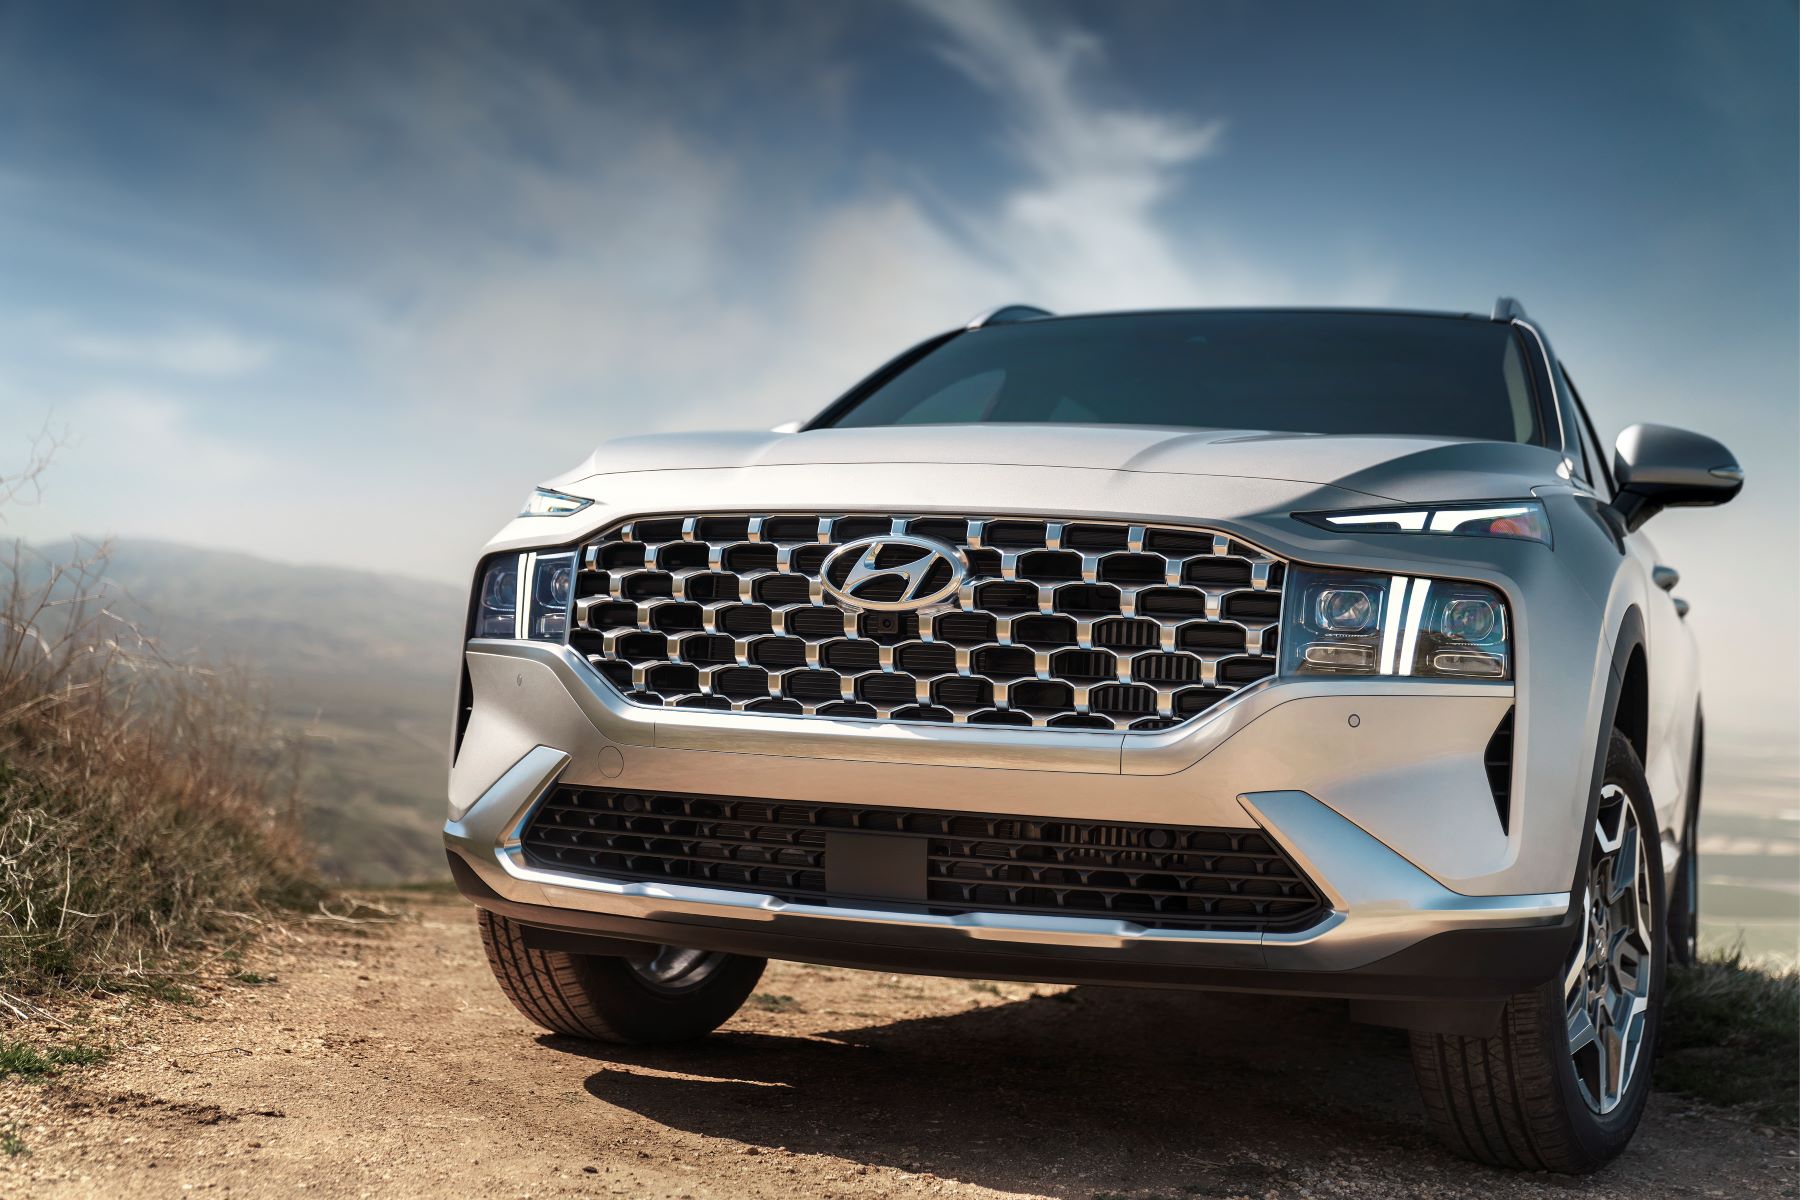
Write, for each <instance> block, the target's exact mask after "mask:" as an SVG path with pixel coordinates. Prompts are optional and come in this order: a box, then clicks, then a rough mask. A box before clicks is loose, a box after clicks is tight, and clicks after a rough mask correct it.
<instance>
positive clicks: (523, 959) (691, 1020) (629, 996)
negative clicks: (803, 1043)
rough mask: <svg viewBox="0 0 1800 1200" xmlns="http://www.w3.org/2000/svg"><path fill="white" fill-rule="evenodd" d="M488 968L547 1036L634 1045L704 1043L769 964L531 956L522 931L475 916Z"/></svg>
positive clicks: (680, 955)
mask: <svg viewBox="0 0 1800 1200" xmlns="http://www.w3.org/2000/svg"><path fill="white" fill-rule="evenodd" d="M476 919H477V921H478V922H479V923H480V925H481V942H482V945H483V947H485V948H486V950H487V958H488V965H489V966H490V967H492V968H493V971H494V978H495V980H497V981H498V982H499V984H500V990H501V991H503V992H505V993H506V998H507V999H509V1000H511V1001H512V1002H513V1006H514V1007H515V1008H517V1009H518V1010H519V1011H520V1012H522V1013H524V1014H525V1016H526V1017H528V1018H530V1019H531V1020H532V1021H535V1022H536V1023H537V1024H539V1025H541V1026H543V1027H544V1028H545V1029H548V1030H549V1031H550V1032H552V1033H561V1034H566V1035H567V1036H569V1037H578V1038H587V1039H589V1040H590V1041H596V1042H617V1043H624V1044H628V1045H641V1044H646V1043H652V1042H683V1041H688V1040H691V1039H693V1038H698V1037H704V1036H705V1035H707V1034H709V1033H711V1032H712V1031H713V1030H715V1029H717V1028H718V1027H719V1026H721V1025H723V1024H724V1023H725V1022H726V1021H728V1020H730V1019H731V1016H732V1014H733V1013H735V1012H737V1010H738V1009H739V1008H740V1007H742V1006H743V1003H744V1000H745V998H746V997H748V996H749V995H750V993H751V991H752V990H753V989H754V988H755V987H756V982H757V980H759V979H761V978H762V973H763V967H764V966H766V965H767V963H768V960H767V959H762V958H748V957H745V956H743V955H738V954H719V953H709V952H707V951H703V950H687V949H682V948H681V947H679V946H651V945H646V946H645V947H644V952H643V953H642V954H640V955H638V956H636V957H632V958H612V957H608V956H605V955H599V954H570V953H567V952H566V951H562V950H537V949H533V948H532V947H530V946H528V945H526V944H525V933H524V926H522V925H520V924H519V923H518V922H517V921H513V920H509V919H508V918H506V917H502V916H499V915H497V914H495V913H491V912H488V911H487V910H486V909H482V910H479V911H478V912H477V914H476Z"/></svg>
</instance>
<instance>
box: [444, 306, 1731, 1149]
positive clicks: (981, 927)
mask: <svg viewBox="0 0 1800 1200" xmlns="http://www.w3.org/2000/svg"><path fill="white" fill-rule="evenodd" d="M1741 486H1742V472H1741V471H1740V470H1739V468H1738V466H1737V465H1736V463H1735V462H1734V460H1733V458H1732V455H1731V454H1730V453H1729V452H1728V451H1727V450H1726V449H1725V448H1724V447H1723V446H1721V445H1719V444H1718V443H1717V442H1714V441H1712V440H1711V439H1709V438H1705V437H1701V436H1699V435H1696V434H1691V433H1684V432H1681V431H1679V430H1675V429H1669V428H1666V427H1661V426H1652V425H1637V426H1633V427H1632V428H1630V429H1628V430H1626V431H1625V433H1624V435H1623V436H1621V437H1620V439H1619V441H1618V445H1617V450H1616V452H1615V454H1614V456H1613V460H1612V462H1611V463H1610V464H1608V463H1607V462H1606V461H1605V459H1604V457H1603V456H1602V454H1601V452H1600V447H1599V444H1598V442H1597V439H1596V438H1595V436H1594V430H1593V425H1592V422H1590V421H1589V419H1588V416H1587V414H1586V412H1585V411H1584V410H1583V408H1582V404H1581V400H1580V398H1579V396H1578V395H1577V394H1576V392H1575V388H1574V386H1573V384H1572V383H1571V382H1570V379H1569V376H1568V373H1567V372H1566V371H1565V370H1564V369H1563V367H1562V365H1561V363H1559V362H1558V360H1557V358H1556V356H1555V355H1554V354H1553V353H1552V351H1551V349H1550V344H1549V341H1548V339H1547V338H1546V337H1545V335H1544V333H1543V331H1542V330H1541V329H1540V328H1539V327H1538V326H1537V325H1535V324H1534V323H1533V322H1531V321H1530V320H1529V319H1527V318H1526V316H1525V314H1524V312H1523V310H1522V309H1521V308H1520V307H1519V305H1518V304H1517V303H1516V302H1514V301H1511V300H1502V301H1501V302H1500V303H1499V304H1498V306H1496V308H1495V309H1494V311H1493V313H1492V315H1491V316H1481V315H1469V314H1435V313H1413V312H1376V311H1342V310H1337V311H1330V310H1310V311H1308V310H1280V311H1276V310H1203V311H1175V312H1148V313H1126V314H1107V315H1097V316H1073V317H1053V316H1051V315H1050V314H1048V313H1045V312H1042V311H1040V310H1037V309H1032V308H1026V307H1011V308H1006V309H1002V310H1000V311H998V312H996V313H993V314H990V315H988V316H986V317H984V318H982V319H978V320H976V321H974V322H972V323H971V324H969V325H968V326H966V327H964V328H960V329H956V330H954V331H952V332H950V333H946V334H943V335H942V336H939V337H935V338H932V339H931V340H929V341H927V342H925V343H923V344H922V345H919V346H916V347H914V348H913V349H911V350H909V351H907V352H906V353H905V354H902V355H901V356H900V357H898V358H896V359H894V360H893V361H892V362H890V363H888V364H887V365H886V366H884V367H882V368H881V369H880V370H879V371H877V372H875V373H874V374H873V375H871V376H870V377H869V378H868V379H866V380H865V381H863V382H862V383H861V384H859V385H858V386H857V387H855V388H854V389H853V390H852V391H850V392H849V393H848V394H847V395H846V396H844V397H843V398H842V399H841V400H839V401H838V402H837V403H835V404H833V405H832V406H831V407H829V408H828V409H826V410H825V411H824V412H823V413H822V414H820V415H819V416H817V417H815V418H814V419H812V420H811V421H809V422H806V423H804V424H803V425H796V426H792V427H787V428H783V429H778V430H776V431H774V432H773V433H725V434H712V435H670V436H659V437H641V438H625V439H621V440H617V441H613V442H609V443H607V444H605V445H603V446H602V447H601V448H600V449H599V450H597V451H595V452H594V453H593V454H592V455H591V456H590V457H589V458H588V459H587V460H586V461H584V462H583V463H581V465H579V466H578V467H576V468H575V469H574V470H572V471H570V472H568V473H567V474H566V475H563V476H560V477H558V478H556V479H554V480H551V481H549V482H548V483H547V484H546V485H545V486H544V487H541V488H539V489H538V490H537V491H536V492H535V493H533V495H532V496H531V498H530V500H529V502H528V503H527V505H526V507H525V509H524V511H523V512H521V513H520V514H519V516H518V517H517V518H516V519H515V520H513V521H512V522H511V523H510V524H508V525H507V526H506V527H505V528H504V529H502V530H501V531H500V533H499V535H498V536H497V537H495V538H494V539H493V541H492V542H490V543H489V544H488V547H487V549H486V551H485V552H484V554H483V557H482V560H481V562H480V564H479V566H478V568H477V570H476V574H475V586H474V589H473V594H472V599H471V603H470V608H469V624H468V643H467V647H466V654H465V667H464V670H463V677H462V694H461V701H460V705H459V715H458V720H457V724H456V731H455V746H454V751H453V760H452V767H451V772H450V817H449V823H448V824H447V825H446V826H445V839H446V841H447V843H448V846H449V852H450V865H451V868H452V870H453V872H454V873H455V876H456V879H457V882H458V884H459V885H460V887H461V890H462V891H463V893H464V894H465V895H466V896H467V897H468V898H469V899H470V900H472V901H473V902H474V903H475V904H476V905H477V906H478V908H479V910H480V911H479V917H480V925H481V931H482V935H483V937H484V939H485V941H486V945H487V951H488V956H489V959H490V961H491V963H492V965H493V969H494V972H495V974H496V976H497V977H498V978H499V981H500V984H501V986H502V987H503V988H504V989H505V991H506V992H507V994H508V995H509V996H510V997H511V998H512V999H513V1001H514V1002H515V1003H516V1004H517V1005H518V1007H519V1008H520V1010H521V1011H523V1012H524V1014H525V1015H526V1016H528V1017H529V1018H531V1019H532V1020H533V1021H535V1022H537V1023H538V1024H540V1025H542V1026H544V1027H545V1028H547V1029H550V1030H554V1031H556V1032H558V1033H562V1034H567V1035H571V1036H575V1037H583V1038H593V1039H598V1040H601V1041H612V1042H664V1041H673V1040H677V1039H684V1038H693V1037H698V1036H701V1035H704V1034H706V1033H708V1032H710V1031H711V1030H713V1029H714V1028H716V1027H717V1026H718V1025H720V1024H721V1023H722V1022H724V1021H725V1020H726V1019H727V1018H729V1017H730V1016H731V1015H732V1013H733V1012H735V1011H736V1010H737V1008H738V1006H739V1005H740V1004H741V1003H742V1002H743V1001H744V999H745V997H746V996H747V995H749V993H750V991H751V989H752V988H753V987H754V986H755V984H756V981H757V978H758V976H759V975H760V973H761V972H762V969H763V965H764V962H765V961H766V960H767V959H769V958H782V959H798V960H801V961H805V962H814V963H830V964H838V965H842V966H849V967H864V968H876V969H880V970H883V971H911V972H920V973H925V974H936V975H960V976H974V977H989V978H1001V979H1015V980H1038V981H1053V982H1067V983H1083V984H1134V985H1147V986H1159V987H1196V988H1226V989H1232V990H1237V991H1252V992H1273V993H1290V994H1301V995H1309V996H1331V997H1343V998H1346V999H1347V1000H1348V1001H1349V1003H1350V1007H1351V1011H1352V1014H1353V1015H1354V1016H1355V1017H1357V1018H1358V1019H1361V1020H1366V1021H1371V1022H1378V1023H1382V1024H1387V1025H1394V1026H1400V1027H1403V1028H1406V1029H1409V1030H1411V1031H1412V1046H1413V1058H1414V1062H1415V1065H1416V1067H1417V1073H1418V1078H1419V1084H1420V1087H1421V1089H1422V1092H1423V1095H1424V1102H1425V1108H1426V1111H1427V1113H1428V1114H1429V1116H1430V1119H1431V1121H1432V1122H1433V1124H1434V1125H1435V1126H1436V1127H1437V1129H1438V1132H1439V1133H1440V1134H1441V1135H1442V1136H1443V1137H1444V1139H1445V1140H1446V1141H1448V1143H1449V1144H1450V1145H1451V1146H1452V1147H1453V1148H1454V1149H1455V1150H1457V1151H1458V1152H1460V1153H1462V1154H1465V1155H1468V1156H1470V1157H1472V1158H1476V1159H1480V1160H1484V1161H1487V1162H1492V1163H1497V1164H1503V1165H1509V1166H1517V1167H1527V1168H1535V1169H1542V1168H1549V1169H1552V1170H1561V1171H1582V1170H1587V1169H1591V1168H1593V1167H1595V1166H1597V1165H1599V1164H1600V1163H1602V1162H1604V1161H1605V1160H1606V1159H1608V1158H1609V1157H1611V1156H1612V1155H1614V1154H1616V1153H1617V1152H1618V1151H1619V1150H1620V1149H1621V1148H1622V1147H1623V1146H1624V1145H1625V1144H1626V1142H1627V1141H1628V1139H1629V1138H1630V1136H1631V1134H1632V1131H1633V1129H1634V1127H1635V1126H1636V1124H1637V1122H1638V1118H1639V1115H1640V1114H1641V1113H1642V1111H1643V1106H1644V1101H1645V1096H1646V1093H1647V1091H1648V1089H1649V1079H1650V1073H1651V1072H1650V1066H1651V1060H1652V1057H1653V1055H1654V1052H1655V1045H1656V1029H1657V1020H1658V1015H1659V1012H1660V1006H1661V1002H1662V979H1663V971H1664V965H1665V961H1666V959H1667V958H1668V957H1670V956H1673V957H1674V958H1676V959H1677V960H1681V959H1687V958H1691V957H1692V956H1693V954H1694V937H1695V924H1696V899H1697V897H1696V887H1695V850H1694V830H1695V823H1696V813H1697V811H1698V808H1699V800H1700V767H1701V717H1700V704H1699V695H1698V676H1697V671H1696V663H1695V654H1694V647H1693V643H1692V641H1691V639H1690V638H1689V636H1688V634H1687V631H1686V629H1685V627H1684V626H1683V624H1682V620H1681V618H1682V616H1683V614H1684V613H1685V612H1686V606H1685V605H1684V603H1683V602H1682V601H1681V600H1679V599H1676V598H1674V597H1673V596H1672V595H1671V594H1670V589H1671V588H1673V587H1674V586H1675V583H1676V579H1677V575H1676V572H1675V571H1674V570H1673V569H1672V568H1671V567H1668V566H1665V565H1663V564H1661V563H1660V562H1659V561H1658V559H1657V555H1656V552H1655V550H1654V548H1653V547H1652V546H1651V544H1650V542H1649V541H1648V540H1647V539H1646V538H1645V536H1644V534H1643V533H1641V532H1640V531H1639V530H1640V527H1641V526H1642V525H1643V524H1644V522H1645V521H1646V520H1647V519H1649V518H1650V517H1651V516H1653V515H1655V513H1656V512H1658V511H1659V510H1660V509H1662V508H1664V507H1668V506H1672V505H1707V504H1720V503H1723V502H1724V501H1726V500H1729V499H1730V498H1731V497H1732V496H1734V495H1735V494H1736V493H1737V491H1738V489H1739V488H1740V487H1741Z"/></svg>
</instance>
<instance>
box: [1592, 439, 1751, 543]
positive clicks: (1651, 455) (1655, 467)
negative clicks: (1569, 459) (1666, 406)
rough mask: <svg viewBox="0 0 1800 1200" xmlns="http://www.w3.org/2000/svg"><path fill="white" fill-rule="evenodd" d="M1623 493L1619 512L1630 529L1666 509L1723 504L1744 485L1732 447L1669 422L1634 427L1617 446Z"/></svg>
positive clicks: (1617, 505)
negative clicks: (1677, 427)
mask: <svg viewBox="0 0 1800 1200" xmlns="http://www.w3.org/2000/svg"><path fill="white" fill-rule="evenodd" d="M1613 478H1614V479H1615V480H1617V481H1618V485H1619V494H1618V496H1617V497H1616V498H1615V499H1614V500H1613V505H1612V506H1613V510H1614V511H1615V512H1617V513H1618V514H1619V516H1620V518H1622V519H1623V520H1624V522H1625V529H1626V531H1627V532H1630V531H1632V530H1635V529H1637V528H1638V527H1639V526H1641V525H1642V524H1643V523H1644V522H1645V521H1648V520H1649V519H1650V518H1651V517H1654V516H1655V515H1656V514H1657V513H1659V512H1661V511H1662V510H1663V509H1665V508H1690V507H1698V506H1704V505H1710V504H1723V503H1725V502H1726V501H1727V500H1730V499H1731V498H1732V497H1733V496H1736V495H1737V494H1738V492H1739V491H1741V490H1743V486H1744V469H1743V468H1742V467H1740V466H1738V464H1737V459H1736V458H1735V457H1734V456H1733V455H1732V453H1731V451H1729V450H1727V449H1726V448H1725V447H1724V446H1722V445H1720V444H1719V443H1718V442H1715V441H1714V440H1713V439H1711V438H1709V437H1707V436H1706V435H1705V434H1700V433H1690V432H1688V431H1687V430H1685V429H1675V428H1673V427H1671V426H1668V425H1633V426H1632V427H1631V428H1630V429H1627V430H1626V431H1625V432H1624V433H1621V434H1620V435H1619V440H1618V442H1617V443H1616V445H1615V448H1614V450H1613Z"/></svg>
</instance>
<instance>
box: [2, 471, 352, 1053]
mask: <svg viewBox="0 0 1800 1200" xmlns="http://www.w3.org/2000/svg"><path fill="white" fill-rule="evenodd" d="M42 466H43V460H42V459H38V460H34V463H33V466H32V469H31V470H28V471H27V472H25V473H23V474H22V475H20V476H16V477H14V478H13V479H11V480H10V481H0V515H3V513H4V510H5V508H6V506H7V504H8V502H12V501H17V500H18V499H19V498H20V495H21V492H22V491H23V490H24V489H26V488H30V487H33V486H35V475H36V473H37V472H38V471H41V469H42ZM105 564H106V552H105V548H104V547H96V548H94V549H93V550H92V551H91V552H90V553H88V554H87V555H85V556H83V557H81V558H80V559H79V560H78V561H74V562H64V563H45V562H42V561H37V560H34V559H32V558H31V552H30V551H29V550H27V549H25V548H24V547H22V546H19V545H14V546H13V547H12V550H11V554H10V556H9V557H8V558H7V559H6V560H5V561H0V1018H4V1017H5V1015H6V1014H8V1013H10V1014H11V1015H12V1016H13V1017H18V1018H25V1017H28V1016H33V1015H36V1014H37V1013H38V1011H39V1010H38V1009H37V1007H36V1005H35V1004H34V1003H33V998H34V997H40V996H43V995H45V994H47V993H54V992H59V991H60V992H70V991H76V992H107V991H111V992H117V991H127V990H134V989H137V990H142V991H145V992H147V993H151V994H157V993H162V992H166V991H168V990H169V989H170V988H171V987H174V986H177V981H176V979H175V975H176V974H177V973H179V972H180V971H181V970H182V969H183V965H184V959H186V958H189V957H191V955H192V953H193V952H194V951H196V950H197V949H199V948H200V947H201V946H203V945H204V944H206V943H207V941H208V940H209V939H220V938H227V937H230V936H232V935H234V934H238V933H239V932H240V931H241V930H242V929H243V927H244V924H245V921H244V918H245V917H246V916H255V915H256V914H258V913H261V912H267V911H269V910H270V909H273V908H277V907H281V906H287V905H292V904H295V903H299V902H306V903H310V902H312V901H313V900H314V899H315V898H316V897H317V896H318V894H319V893H318V890H317V885H316V884H315V882H314V874H313V868H312V865H311V861H310V857H309V855H308V854H307V852H306V849H305V847H304V846H303V844H302V842H301V839H300V837H299V835H298V833H297V831H296V829H297V827H296V821H295V812H294V805H295V790H294V789H295V787H296V781H297V779H298V771H297V770H296V769H295V766H296V764H295V761H294V752H293V749H292V746H291V743H290V742H289V741H288V740H287V739H285V738H283V737H280V736H277V735H276V734H275V733H274V732H273V731H272V729H271V727H270V725H269V723H268V721H267V720H266V718H265V716H264V710H263V709H262V707H261V706H260V705H259V704H257V703H256V700H255V696H254V694H253V689H252V688H251V687H250V685H249V684H248V682H247V681H246V680H244V679H242V678H238V677H233V676H231V675H230V674H228V673H219V672H216V671H213V670H210V669H206V668H203V667H197V666H195V665H193V664H187V663H177V662H173V661H170V660H169V659H167V658H165V657H164V656H162V655H161V654H159V653H158V651H157V649H156V647H155V646H154V645H153V644H152V643H151V642H150V641H148V640H147V639H146V638H144V637H143V636H141V634H140V633H139V631H138V630H137V629H136V628H134V627H133V626H131V625H130V624H128V623H126V622H124V621H122V620H120V619H119V618H118V617H117V616H116V615H115V614H114V613H113V612H112V611H111V610H110V609H109V608H108V606H107V602H106V599H107V597H106V592H105V589H104V587H103V578H104V571H105Z"/></svg>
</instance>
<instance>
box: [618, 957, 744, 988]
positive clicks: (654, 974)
mask: <svg viewBox="0 0 1800 1200" xmlns="http://www.w3.org/2000/svg"><path fill="white" fill-rule="evenodd" d="M724 961H725V955H723V954H720V953H717V952H712V951H706V950H688V949H685V948H683V947H681V946H653V947H651V948H650V954H649V955H648V956H645V957H639V958H633V959H631V960H630V962H631V969H632V971H633V972H635V973H636V975H637V977H638V978H639V979H641V980H642V981H643V982H645V983H647V984H649V985H650V986H651V987H652V988H654V989H656V990H657V991H662V992H685V991H688V990H690V989H692V988H697V987H699V986H700V985H701V984H703V983H705V982H706V981H707V980H708V979H710V978H711V977H712V974H713V972H714V971H716V970H718V969H719V964H720V963H722V962H724Z"/></svg>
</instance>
